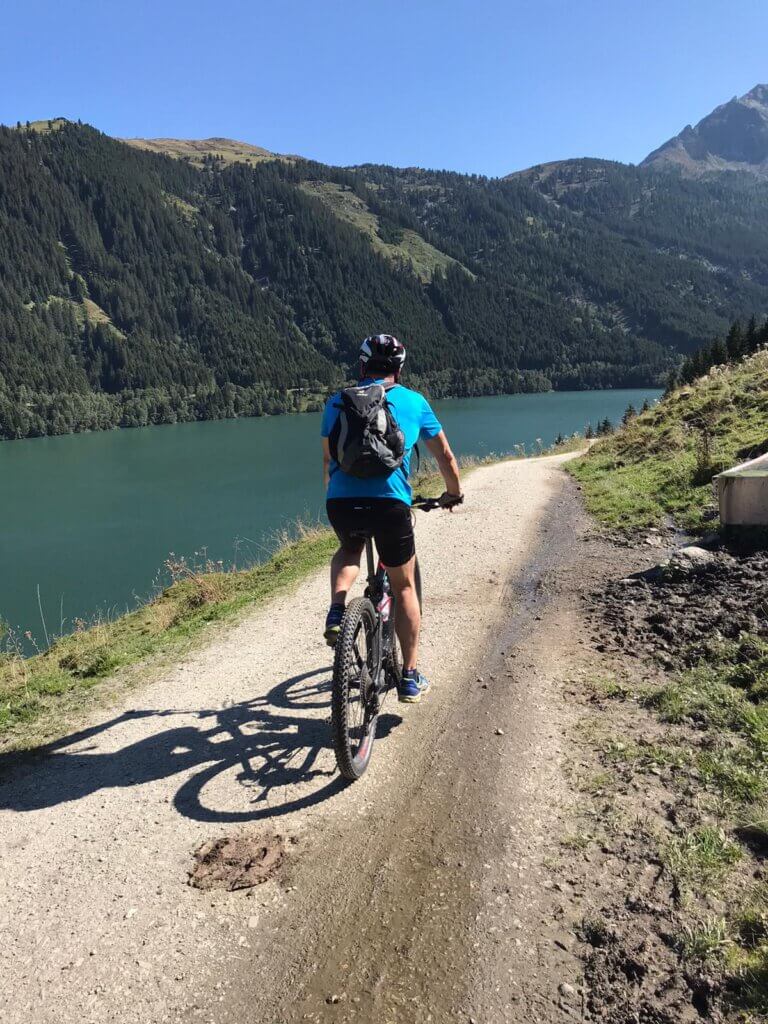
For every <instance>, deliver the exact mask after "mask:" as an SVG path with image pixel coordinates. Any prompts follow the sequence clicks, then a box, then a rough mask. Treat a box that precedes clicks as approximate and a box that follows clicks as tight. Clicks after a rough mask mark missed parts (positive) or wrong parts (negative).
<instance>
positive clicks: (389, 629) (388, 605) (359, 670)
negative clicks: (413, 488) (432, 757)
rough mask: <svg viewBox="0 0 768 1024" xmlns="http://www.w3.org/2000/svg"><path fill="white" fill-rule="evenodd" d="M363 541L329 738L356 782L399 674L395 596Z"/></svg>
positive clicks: (428, 504) (417, 501) (340, 646)
mask: <svg viewBox="0 0 768 1024" xmlns="http://www.w3.org/2000/svg"><path fill="white" fill-rule="evenodd" d="M461 500H462V499H459V500H457V501H451V502H445V503H444V502H442V501H441V500H440V498H424V497H422V496H421V495H416V496H415V497H414V499H413V503H412V507H413V508H418V509H420V510H421V511H422V512H431V511H432V510H433V509H436V508H450V507H452V506H453V505H455V504H459V503H460V501H461ZM360 536H362V537H364V538H365V557H366V565H367V571H368V576H367V583H366V587H365V591H364V594H363V596H362V597H356V598H355V599H354V600H352V601H350V603H349V604H348V606H347V609H346V611H345V613H344V618H343V619H342V621H341V629H340V631H339V637H338V639H337V641H336V647H335V652H334V658H333V683H332V688H331V733H332V737H333V748H334V751H335V753H336V763H337V764H338V766H339V771H340V772H341V775H342V776H343V777H344V778H345V779H348V780H349V781H350V782H354V781H356V780H357V779H359V778H360V777H361V776H362V775H363V774H364V773H365V770H366V769H367V767H368V765H369V763H370V760H371V754H372V752H373V744H374V741H375V739H376V723H377V720H378V717H379V715H380V714H381V708H382V705H383V703H384V700H385V698H386V696H387V693H388V692H389V690H390V689H391V688H392V687H393V686H397V684H398V682H399V680H400V674H401V672H402V664H401V660H400V654H399V652H398V645H397V636H396V634H395V597H394V595H393V593H392V591H391V588H390V585H389V579H388V577H387V571H386V569H385V568H384V566H383V565H382V564H381V561H380V560H378V559H375V558H374V551H373V538H372V536H371V534H369V533H361V534H360ZM415 575H416V593H417V596H418V599H419V607H421V603H422V593H421V569H420V568H419V561H418V558H417V559H416V573H415Z"/></svg>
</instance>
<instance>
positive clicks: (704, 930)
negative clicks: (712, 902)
mask: <svg viewBox="0 0 768 1024" xmlns="http://www.w3.org/2000/svg"><path fill="white" fill-rule="evenodd" d="M729 943H730V936H729V929H728V922H727V921H726V920H725V918H724V917H715V916H710V917H708V918H705V919H704V920H703V921H693V922H691V923H689V924H684V925H683V927H682V928H681V929H680V932H679V933H678V934H677V935H676V936H675V941H674V945H675V947H676V949H677V950H678V952H679V953H680V955H681V957H682V958H683V960H689V961H695V962H699V963H706V962H707V961H712V960H720V959H722V957H723V956H724V955H725V951H726V949H727V947H728V945H729Z"/></svg>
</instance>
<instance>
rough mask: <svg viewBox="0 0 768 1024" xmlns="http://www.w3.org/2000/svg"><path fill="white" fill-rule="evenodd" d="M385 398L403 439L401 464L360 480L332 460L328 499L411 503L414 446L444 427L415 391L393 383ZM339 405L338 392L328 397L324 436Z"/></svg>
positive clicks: (326, 434) (326, 435)
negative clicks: (403, 448)
mask: <svg viewBox="0 0 768 1024" xmlns="http://www.w3.org/2000/svg"><path fill="white" fill-rule="evenodd" d="M383 383H384V380H383V379H377V380H371V379H366V380H362V381H360V386H361V387H365V386H366V385H368V384H383ZM387 399H388V401H389V403H390V405H391V406H392V411H393V413H394V415H395V419H396V420H397V422H398V425H399V427H400V429H401V430H402V432H403V434H404V436H405V455H404V457H403V462H402V465H401V466H399V467H398V468H397V469H395V470H393V471H392V472H391V473H390V474H389V475H388V476H379V477H374V478H373V479H370V480H359V479H358V478H357V477H355V476H350V475H349V473H345V472H344V470H343V469H340V468H339V465H338V463H337V462H335V461H334V460H333V459H331V465H330V474H331V477H330V481H329V483H328V493H327V497H328V498H395V499H397V500H398V501H402V502H404V503H405V504H406V505H410V504H411V497H412V492H411V485H410V484H409V483H408V474H409V472H410V469H411V452H412V451H413V446H414V445H415V444H416V442H417V441H428V440H429V438H430V437H436V436H437V435H438V434H439V433H440V431H441V430H442V429H443V428H442V427H441V426H440V421H439V420H438V418H437V416H435V414H434V412H433V411H432V407H431V406H430V404H429V402H428V401H427V400H426V398H425V397H424V396H423V395H420V394H419V393H418V391H411V390H410V388H404V387H403V386H402V385H401V384H396V385H395V386H394V387H393V388H390V390H389V391H388V392H387ZM339 405H340V399H339V392H337V393H336V394H335V395H331V397H330V398H329V399H328V401H327V402H326V405H325V411H324V412H323V423H322V427H321V428H320V433H321V435H322V436H323V437H329V436H330V433H331V430H332V429H333V425H334V424H335V422H336V420H337V419H338V418H339Z"/></svg>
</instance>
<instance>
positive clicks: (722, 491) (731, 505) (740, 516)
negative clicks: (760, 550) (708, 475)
mask: <svg viewBox="0 0 768 1024" xmlns="http://www.w3.org/2000/svg"><path fill="white" fill-rule="evenodd" d="M716 480H717V496H718V501H719V503H720V521H721V522H722V524H723V526H768V455H761V456H760V458H757V459H752V460H751V461H750V462H744V463H742V464H741V465H740V466H734V468H733V469H728V470H726V471H725V473H720V474H719V476H717V477H716Z"/></svg>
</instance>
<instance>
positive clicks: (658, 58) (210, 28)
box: [0, 0, 768, 174]
mask: <svg viewBox="0 0 768 1024" xmlns="http://www.w3.org/2000/svg"><path fill="white" fill-rule="evenodd" d="M2 21H3V25H2V36H1V38H0V122H2V123H5V124H15V123H16V121H17V120H18V119H20V120H22V121H24V120H26V119H30V120H33V119H37V118H43V117H49V116H58V115H63V116H66V117H70V118H72V119H77V118H78V117H79V118H82V120H83V121H87V122H89V123H91V124H93V125H96V126H97V127H98V128H100V129H102V130H103V131H105V132H108V133H109V134H111V135H117V136H136V135H141V136H174V137H179V138H205V137H208V136H211V135H223V136H229V137H232V138H237V139H243V140H245V141H248V142H254V143H256V144H258V145H262V146H266V147H267V148H268V149H272V150H275V151H277V152H282V153H299V154H302V155H305V156H309V157H314V158H316V159H318V160H323V161H325V162H328V163H336V164H352V163H360V162H363V161H376V162H382V163H391V164H398V165H409V164H419V165H422V166H427V167H440V168H451V169H454V170H460V171H477V172H480V173H484V174H505V173H507V172H508V171H512V170H516V169H519V168H522V167H526V166H529V165H530V164H534V163H540V162H543V161H545V160H554V159H558V158H563V157H569V156H600V157H607V158H611V159H617V160H624V161H632V162H637V161H639V160H641V159H642V158H643V157H644V156H645V155H646V154H647V153H648V151H649V150H651V149H653V148H655V147H656V146H657V145H659V144H660V143H661V142H663V141H665V140H666V139H667V138H669V137H670V136H671V135H674V134H676V133H677V132H678V131H679V130H680V129H681V128H682V127H683V126H684V125H685V124H687V123H689V122H695V121H697V120H698V119H699V118H700V117H702V116H703V115H704V114H706V113H708V112H709V110H710V109H711V108H712V107H714V106H716V105H717V104H718V103H721V102H723V101H725V100H727V99H729V98H730V97H731V96H733V95H735V94H739V95H740V94H742V93H744V92H746V91H748V90H749V89H751V88H752V86H753V85H755V84H756V83H757V82H759V81H762V82H766V81H768V3H766V2H765V0H634V2H629V0H536V2H515V0H268V2H265V0H247V2H246V0H219V2H208V0H187V2H180V0H129V2H125V3H123V2H118V0H11V2H10V3H8V4H6V5H5V6H4V10H3V18H2Z"/></svg>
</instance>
